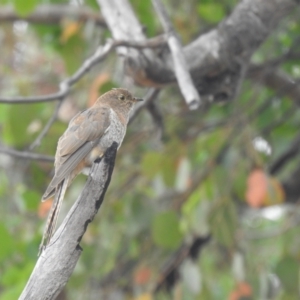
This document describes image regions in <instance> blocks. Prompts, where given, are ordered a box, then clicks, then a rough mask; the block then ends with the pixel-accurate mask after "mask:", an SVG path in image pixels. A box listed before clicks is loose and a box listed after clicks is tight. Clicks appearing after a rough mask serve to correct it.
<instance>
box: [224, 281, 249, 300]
mask: <svg viewBox="0 0 300 300" xmlns="http://www.w3.org/2000/svg"><path fill="white" fill-rule="evenodd" d="M251 295H252V287H251V286H250V285H249V283H247V282H239V283H238V284H237V286H236V287H235V289H234V290H233V291H232V292H231V293H230V295H229V298H228V299H229V300H242V299H243V298H244V297H250V296H251Z"/></svg>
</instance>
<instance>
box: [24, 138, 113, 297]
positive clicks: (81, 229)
mask: <svg viewBox="0 0 300 300" xmlns="http://www.w3.org/2000/svg"><path fill="white" fill-rule="evenodd" d="M117 147H118V144H117V143H115V142H114V143H113V145H112V146H111V147H110V148H109V149H108V150H107V151H106V153H105V155H104V157H103V159H102V160H101V161H100V162H99V161H98V162H95V163H94V164H93V167H92V169H91V172H90V175H89V177H88V180H87V182H86V184H85V187H84V189H83V191H82V193H81V194H80V196H79V198H78V199H77V201H76V202H75V203H74V205H73V206H72V208H71V210H70V211H69V213H68V215H67V216H66V218H65V220H64V221H63V223H62V225H61V226H60V227H59V229H58V230H57V231H56V233H55V235H54V236H53V237H52V239H51V241H50V243H49V245H48V246H47V248H46V249H45V250H44V251H43V253H42V254H41V256H40V257H39V259H38V261H37V263H36V265H35V268H34V270H33V272H32V274H31V276H30V278H29V281H28V282H27V285H26V287H25V289H24V290H23V292H22V294H21V296H20V298H19V299H20V300H22V299H31V300H46V299H47V300H49V299H56V297H57V295H58V294H59V293H60V292H61V290H62V289H63V287H64V286H65V285H66V283H67V281H68V280H69V278H70V276H71V275H72V272H73V270H74V268H75V266H76V263H77V261H78V259H79V257H80V255H81V252H82V248H81V247H80V244H79V243H80V241H81V239H82V236H83V235H84V233H85V231H86V229H87V226H88V224H89V223H90V222H92V220H93V219H94V217H95V215H96V213H97V212H98V209H99V208H100V206H101V204H102V202H103V199H104V196H105V193H106V190H107V188H108V185H109V183H110V179H111V175H112V172H113V169H114V163H115V158H116V153H117Z"/></svg>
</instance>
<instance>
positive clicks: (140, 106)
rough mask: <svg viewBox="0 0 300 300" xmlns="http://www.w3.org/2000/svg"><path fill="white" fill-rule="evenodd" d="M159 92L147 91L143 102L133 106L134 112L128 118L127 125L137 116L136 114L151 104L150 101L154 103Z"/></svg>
mask: <svg viewBox="0 0 300 300" xmlns="http://www.w3.org/2000/svg"><path fill="white" fill-rule="evenodd" d="M159 92H160V90H159V89H155V88H152V89H149V90H148V93H147V94H146V96H145V98H144V101H142V102H140V103H138V104H136V105H135V107H134V110H133V112H132V114H131V116H130V119H129V124H130V123H131V122H132V121H133V119H134V118H135V117H136V116H137V114H138V113H139V112H140V111H141V110H142V109H143V108H144V107H146V106H147V105H148V104H149V103H151V102H152V101H154V100H155V99H156V97H157V96H158V94H159Z"/></svg>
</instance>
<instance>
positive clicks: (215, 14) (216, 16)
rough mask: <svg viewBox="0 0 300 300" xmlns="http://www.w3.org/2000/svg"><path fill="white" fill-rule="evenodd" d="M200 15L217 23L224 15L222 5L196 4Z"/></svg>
mask: <svg viewBox="0 0 300 300" xmlns="http://www.w3.org/2000/svg"><path fill="white" fill-rule="evenodd" d="M198 13H199V14H200V16H201V17H202V18H203V19H204V20H206V21H208V22H211V23H217V22H219V21H221V20H222V19H223V17H224V16H225V11H224V7H223V5H222V4H219V3H203V2H202V1H201V3H200V4H199V5H198Z"/></svg>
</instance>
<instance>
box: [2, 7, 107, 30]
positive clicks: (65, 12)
mask: <svg viewBox="0 0 300 300" xmlns="http://www.w3.org/2000/svg"><path fill="white" fill-rule="evenodd" d="M65 18H70V19H74V20H78V21H83V22H87V21H92V22H95V24H97V25H99V26H103V27H106V23H105V21H104V20H103V18H102V17H101V16H100V14H99V13H96V12H94V11H93V10H92V9H90V8H88V7H77V6H72V5H64V4H62V5H60V4H51V5H48V4H41V5H39V6H37V7H36V9H35V10H34V11H33V12H32V13H31V14H29V15H28V16H20V15H19V14H17V13H16V11H15V9H14V7H13V6H11V5H8V6H1V8H0V23H2V22H15V21H27V22H30V23H36V24H53V25H57V24H59V23H60V22H61V21H62V20H63V19H65Z"/></svg>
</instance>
